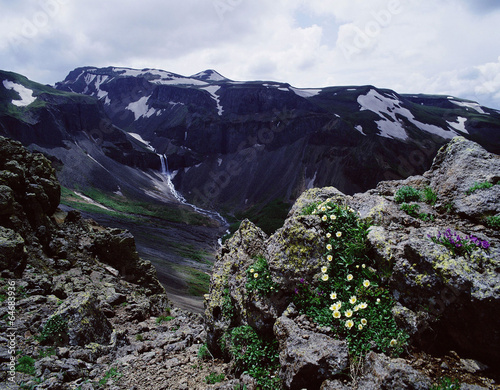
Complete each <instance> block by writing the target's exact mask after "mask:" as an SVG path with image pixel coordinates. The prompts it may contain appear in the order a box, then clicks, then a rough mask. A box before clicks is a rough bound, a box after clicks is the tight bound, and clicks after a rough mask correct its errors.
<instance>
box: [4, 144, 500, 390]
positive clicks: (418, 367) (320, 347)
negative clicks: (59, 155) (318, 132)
mask: <svg viewBox="0 0 500 390" xmlns="http://www.w3.org/2000/svg"><path fill="white" fill-rule="evenodd" d="M0 152H1V153H0V156H1V157H0V272H1V277H2V283H3V285H2V290H1V291H0V298H1V300H2V301H3V302H2V306H1V308H0V317H2V318H3V319H7V320H6V321H5V322H2V324H1V325H0V326H1V328H0V330H1V332H2V338H1V339H0V340H1V341H2V345H1V346H0V361H2V362H3V363H6V364H4V365H2V371H0V376H1V379H2V382H5V383H7V384H11V383H12V382H11V378H13V379H12V380H14V381H15V382H16V383H17V384H18V385H21V386H22V387H23V388H38V389H64V390H66V389H75V388H78V389H86V390H90V389H101V388H113V389H131V388H132V389H143V388H151V389H183V390H190V389H235V388H240V389H241V388H247V389H258V388H268V389H279V388H289V389H303V388H307V389H320V388H321V389H323V390H326V389H379V388H382V389H383V388H386V389H395V388H400V389H428V388H431V386H432V385H433V384H441V385H442V386H444V384H446V383H448V384H454V383H460V388H461V389H488V388H495V386H496V382H495V380H498V378H496V377H495V373H496V372H498V365H497V364H498V360H499V359H498V358H499V356H498V351H499V340H500V338H499V333H498V329H499V325H500V324H499V322H498V321H499V318H500V316H499V310H500V305H499V299H500V295H499V290H498V286H499V273H498V270H499V257H500V249H499V244H500V234H499V230H498V229H499V216H500V215H499V214H500V204H499V202H498V199H499V196H498V195H499V190H500V186H499V185H497V183H498V182H499V173H500V158H499V157H498V156H496V155H493V154H490V153H488V152H486V151H485V150H484V149H482V148H481V147H480V146H479V145H477V144H475V143H473V142H470V141H467V140H465V139H463V138H455V139H453V140H452V141H451V142H450V143H449V144H447V145H446V146H445V147H443V148H442V149H441V150H440V152H439V153H438V156H437V157H436V159H435V160H434V163H433V165H432V167H431V169H430V170H429V171H427V172H426V173H425V174H424V175H422V176H413V177H410V178H408V179H407V180H405V181H403V182H401V181H392V182H382V183H380V184H379V186H377V188H375V189H373V190H371V191H369V192H367V193H362V194H355V195H352V196H349V195H345V194H343V193H341V192H340V191H338V190H337V189H335V188H322V189H312V190H309V191H307V192H305V193H304V194H303V195H302V196H301V197H300V198H299V199H298V201H297V202H296V204H295V205H294V207H293V208H292V210H291V211H290V214H289V216H288V218H287V220H286V221H285V224H284V225H283V227H282V228H281V229H279V230H278V231H277V232H276V233H275V234H273V235H272V236H270V237H269V236H267V235H266V234H265V233H263V232H262V231H261V230H260V229H259V228H257V227H256V226H255V225H253V224H252V223H250V222H248V221H247V222H244V223H243V224H242V226H241V227H240V229H239V230H238V231H237V232H236V233H235V235H234V236H233V237H232V238H231V239H229V240H228V241H227V242H226V244H225V245H224V246H223V247H222V248H221V250H220V252H219V255H218V260H217V262H216V264H215V266H214V269H213V275H212V281H211V289H210V294H209V295H207V296H206V314H205V318H203V317H201V316H200V315H194V314H190V313H187V312H185V311H182V310H179V309H176V308H172V307H171V305H170V304H169V302H168V300H167V297H166V295H165V294H164V290H163V288H162V287H161V285H160V284H159V282H158V280H157V278H156V274H155V271H154V269H153V268H152V266H151V265H150V264H149V263H148V262H145V261H143V260H141V259H140V258H139V257H138V255H137V253H136V251H135V245H134V240H133V238H132V237H131V236H130V234H129V233H128V232H126V231H120V230H116V229H107V228H104V227H102V226H99V225H97V224H96V223H95V222H93V221H91V220H83V219H82V218H81V217H80V214H79V213H77V212H74V211H71V212H68V213H64V212H62V211H60V210H58V209H57V205H58V199H59V184H58V182H57V180H56V179H55V175H54V170H53V168H52V167H51V165H50V163H49V162H48V160H47V159H46V158H45V157H43V156H42V155H40V154H31V153H29V152H28V151H27V150H26V149H24V148H23V147H22V146H21V145H20V144H19V143H17V142H14V141H10V140H7V139H5V138H0ZM448 229H449V230H448ZM439 232H441V233H439ZM458 236H460V238H461V239H460V240H459V239H458ZM13 306H14V307H15V310H14V312H12V310H11V308H12V307H13ZM7 331H8V332H9V334H14V336H13V337H10V336H8V334H7ZM3 335H7V336H8V337H10V338H6V337H4V336H3ZM12 340H14V343H13V341H12ZM12 354H15V360H14V361H15V365H14V366H13V370H14V371H12V372H15V375H14V376H12V374H11V371H10V370H9V365H8V364H7V363H8V362H10V361H11V356H12ZM455 381H457V382H455ZM455 386H458V385H455ZM442 388H444V387H442Z"/></svg>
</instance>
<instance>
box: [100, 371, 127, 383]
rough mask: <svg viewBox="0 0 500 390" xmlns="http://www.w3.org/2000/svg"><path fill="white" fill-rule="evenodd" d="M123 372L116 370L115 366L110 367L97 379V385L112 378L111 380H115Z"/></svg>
mask: <svg viewBox="0 0 500 390" xmlns="http://www.w3.org/2000/svg"><path fill="white" fill-rule="evenodd" d="M122 376H123V374H122V373H121V372H118V370H117V369H116V368H110V369H109V370H108V372H106V374H105V375H104V377H102V378H101V380H100V381H99V385H101V386H105V385H106V384H107V383H108V381H109V380H112V381H113V382H116V381H117V380H119V379H120V378H121V377H122Z"/></svg>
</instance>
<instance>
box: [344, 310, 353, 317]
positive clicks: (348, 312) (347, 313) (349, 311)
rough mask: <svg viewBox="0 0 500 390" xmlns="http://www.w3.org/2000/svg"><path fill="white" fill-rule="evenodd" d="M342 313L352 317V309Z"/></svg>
mask: <svg viewBox="0 0 500 390" xmlns="http://www.w3.org/2000/svg"><path fill="white" fill-rule="evenodd" d="M344 315H345V316H346V317H347V318H350V317H352V310H346V311H345V313H344Z"/></svg>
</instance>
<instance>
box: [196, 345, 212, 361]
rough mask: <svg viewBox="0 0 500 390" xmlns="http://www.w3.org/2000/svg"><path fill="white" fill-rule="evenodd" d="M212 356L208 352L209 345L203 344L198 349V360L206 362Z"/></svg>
mask: <svg viewBox="0 0 500 390" xmlns="http://www.w3.org/2000/svg"><path fill="white" fill-rule="evenodd" d="M211 356H212V354H211V353H210V351H209V350H208V347H207V344H202V345H201V346H200V348H199V349H198V359H201V360H205V359H208V358H209V357H211Z"/></svg>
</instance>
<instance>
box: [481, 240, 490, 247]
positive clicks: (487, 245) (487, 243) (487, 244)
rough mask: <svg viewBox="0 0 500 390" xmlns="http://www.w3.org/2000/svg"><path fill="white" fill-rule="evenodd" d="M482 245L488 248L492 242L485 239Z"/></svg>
mask: <svg viewBox="0 0 500 390" xmlns="http://www.w3.org/2000/svg"><path fill="white" fill-rule="evenodd" d="M481 246H482V247H483V249H488V248H489V247H490V243H489V242H488V241H483V242H482V243H481Z"/></svg>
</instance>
